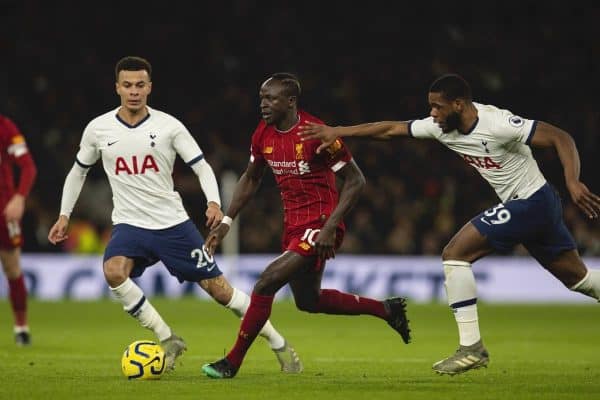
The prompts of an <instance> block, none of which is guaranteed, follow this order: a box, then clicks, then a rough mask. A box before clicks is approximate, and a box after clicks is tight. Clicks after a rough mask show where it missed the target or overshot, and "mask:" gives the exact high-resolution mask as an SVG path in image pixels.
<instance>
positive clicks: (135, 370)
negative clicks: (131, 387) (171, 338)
mask: <svg viewBox="0 0 600 400" xmlns="http://www.w3.org/2000/svg"><path fill="white" fill-rule="evenodd" d="M121 370H122V371H123V375H125V376H126V377H127V379H129V380H133V379H137V380H146V379H160V377H161V376H162V374H163V372H164V371H165V352H164V350H163V349H162V347H160V345H159V344H157V343H156V342H153V341H152V340H136V341H135V342H133V343H131V344H130V345H129V346H127V348H126V349H125V352H124V353H123V357H121Z"/></svg>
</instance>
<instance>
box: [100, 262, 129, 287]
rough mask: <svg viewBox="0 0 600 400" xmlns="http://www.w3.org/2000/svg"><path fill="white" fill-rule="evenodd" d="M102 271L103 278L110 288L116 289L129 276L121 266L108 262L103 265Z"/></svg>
mask: <svg viewBox="0 0 600 400" xmlns="http://www.w3.org/2000/svg"><path fill="white" fill-rule="evenodd" d="M103 270H104V278H105V279H106V282H107V283H108V284H109V285H110V287H117V286H119V285H120V284H122V283H123V282H125V280H127V278H129V274H128V273H127V271H126V269H125V268H123V266H121V265H118V264H115V263H111V262H110V261H107V262H105V263H104V265H103Z"/></svg>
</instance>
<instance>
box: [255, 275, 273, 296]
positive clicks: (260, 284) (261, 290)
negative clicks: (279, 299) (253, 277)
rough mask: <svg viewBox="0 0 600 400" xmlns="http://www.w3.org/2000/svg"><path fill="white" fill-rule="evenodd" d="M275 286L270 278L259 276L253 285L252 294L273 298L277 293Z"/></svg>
mask: <svg viewBox="0 0 600 400" xmlns="http://www.w3.org/2000/svg"><path fill="white" fill-rule="evenodd" d="M277 289H279V288H276V285H274V281H273V280H272V279H271V278H270V276H268V275H266V276H264V275H261V277H260V278H259V279H258V281H256V283H255V284H254V289H253V290H252V293H256V294H258V295H261V296H273V295H275V293H276V292H277Z"/></svg>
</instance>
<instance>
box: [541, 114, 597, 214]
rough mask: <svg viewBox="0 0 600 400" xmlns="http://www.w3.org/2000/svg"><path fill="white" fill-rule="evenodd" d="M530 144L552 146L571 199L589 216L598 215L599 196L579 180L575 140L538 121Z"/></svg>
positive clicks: (563, 132)
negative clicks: (562, 171)
mask: <svg viewBox="0 0 600 400" xmlns="http://www.w3.org/2000/svg"><path fill="white" fill-rule="evenodd" d="M531 145H532V146H536V147H554V149H555V150H556V152H557V154H558V157H559V159H560V162H561V164H562V166H563V170H564V176H565V183H566V186H567V189H568V190H569V193H570V195H571V199H573V202H574V203H575V204H576V205H577V207H579V209H580V210H581V211H583V212H584V213H585V214H586V215H587V216H588V217H589V218H591V219H593V218H598V216H599V215H600V197H598V196H597V195H596V194H594V193H592V192H591V191H590V190H589V189H588V187H587V186H586V185H585V184H584V183H583V182H581V181H580V180H579V174H580V169H581V163H580V160H579V153H578V152H577V147H576V146H575V141H574V140H573V138H572V137H571V135H569V134H568V133H567V132H565V131H563V130H562V129H560V128H557V127H555V126H553V125H551V124H549V123H547V122H543V121H539V122H538V124H537V126H536V129H535V132H534V133H533V137H532V139H531Z"/></svg>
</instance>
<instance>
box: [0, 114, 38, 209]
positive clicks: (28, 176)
mask: <svg viewBox="0 0 600 400" xmlns="http://www.w3.org/2000/svg"><path fill="white" fill-rule="evenodd" d="M4 128H5V133H6V138H7V141H8V143H7V147H6V152H7V153H8V156H9V157H10V158H11V159H12V161H13V162H14V164H15V165H17V167H18V168H19V170H20V176H19V185H18V187H17V193H19V194H21V195H23V196H25V197H27V196H28V195H29V192H30V191H31V188H32V187H33V183H34V181H35V178H36V175H37V168H36V165H35V162H34V161H33V157H32V156H31V153H30V152H29V150H28V149H27V143H26V142H25V136H23V134H22V133H21V131H20V130H19V128H17V125H16V124H15V123H14V122H12V121H11V120H10V119H8V118H4Z"/></svg>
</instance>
